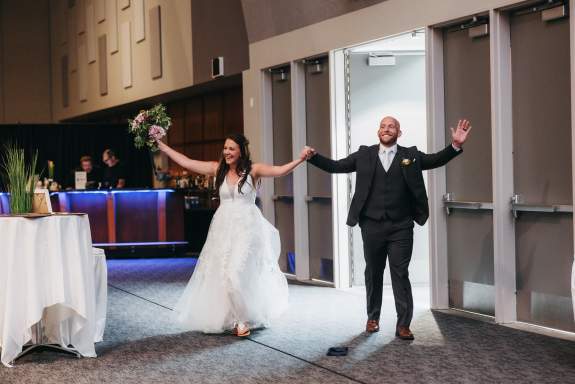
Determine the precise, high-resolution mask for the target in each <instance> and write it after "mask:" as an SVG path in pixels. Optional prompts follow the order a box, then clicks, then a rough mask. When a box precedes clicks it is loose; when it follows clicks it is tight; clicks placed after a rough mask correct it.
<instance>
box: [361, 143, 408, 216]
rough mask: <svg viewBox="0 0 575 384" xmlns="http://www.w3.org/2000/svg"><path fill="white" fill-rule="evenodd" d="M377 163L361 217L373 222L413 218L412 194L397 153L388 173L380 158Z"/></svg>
mask: <svg viewBox="0 0 575 384" xmlns="http://www.w3.org/2000/svg"><path fill="white" fill-rule="evenodd" d="M376 163H377V164H376V166H375V172H374V175H373V181H372V183H371V189H370V193H369V196H368V197H367V200H366V202H365V205H364V206H363V210H362V212H361V215H362V216H366V217H369V218H370V219H373V220H382V219H386V220H393V221H400V220H405V219H407V218H412V217H413V213H412V206H411V198H410V197H411V195H410V194H411V192H410V191H409V187H408V185H407V183H406V182H405V178H404V177H403V173H402V171H401V168H400V164H399V155H398V154H397V152H396V153H395V157H394V158H393V162H392V163H391V166H390V167H389V170H388V171H387V172H385V169H384V168H383V165H382V164H381V161H380V159H379V158H378V159H377V160H376ZM361 215H360V216H361Z"/></svg>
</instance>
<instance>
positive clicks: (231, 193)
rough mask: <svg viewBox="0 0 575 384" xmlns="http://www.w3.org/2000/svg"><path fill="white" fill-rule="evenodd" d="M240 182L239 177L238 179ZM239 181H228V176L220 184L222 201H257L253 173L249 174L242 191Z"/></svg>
mask: <svg viewBox="0 0 575 384" xmlns="http://www.w3.org/2000/svg"><path fill="white" fill-rule="evenodd" d="M238 182H239V179H238ZM238 182H236V183H234V184H230V183H228V178H227V176H226V178H225V179H224V182H223V183H222V185H221V186H220V203H231V202H248V203H255V201H256V188H255V187H254V180H253V179H252V176H251V175H248V177H247V178H246V182H245V183H244V185H243V186H242V193H240V192H239V191H238Z"/></svg>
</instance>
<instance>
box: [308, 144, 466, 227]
mask: <svg viewBox="0 0 575 384" xmlns="http://www.w3.org/2000/svg"><path fill="white" fill-rule="evenodd" d="M378 152H379V144H376V145H372V146H369V147H368V146H361V147H359V150H358V151H357V152H354V153H352V154H351V155H349V156H348V157H346V158H344V159H341V160H331V159H328V158H326V157H324V156H322V155H320V154H316V155H314V156H313V157H312V158H311V159H309V162H310V163H311V164H313V165H315V166H316V167H318V168H320V169H322V170H324V171H326V172H329V173H349V172H357V177H356V180H355V194H354V195H353V199H352V201H351V205H350V207H349V214H348V216H347V225H349V226H352V227H353V226H354V225H356V224H357V222H358V221H359V216H360V214H361V212H362V210H363V208H364V206H365V202H366V201H367V199H368V197H369V194H370V191H371V187H372V183H373V177H374V174H375V170H376V165H377V162H378V161H379V156H378ZM461 152H462V151H461V150H460V151H456V150H455V149H454V148H453V146H452V145H449V146H447V147H446V148H445V149H443V150H441V151H439V152H437V153H432V154H426V153H423V152H420V151H418V150H417V147H409V148H406V147H402V146H399V145H398V146H397V152H396V154H395V157H396V158H397V157H399V159H398V160H399V162H400V163H399V164H400V167H401V173H402V175H403V177H404V180H405V182H406V184H407V186H408V189H409V191H410V192H411V195H410V197H409V198H410V200H411V208H412V209H411V219H413V220H414V221H415V222H416V223H417V224H419V225H423V224H425V222H426V221H427V218H428V217H429V206H428V203H427V192H426V190H425V184H424V182H423V174H422V171H425V170H427V169H432V168H437V167H441V166H443V165H445V164H447V162H449V160H451V159H453V158H454V157H455V156H457V155H459V154H460V153H461ZM394 161H395V159H394Z"/></svg>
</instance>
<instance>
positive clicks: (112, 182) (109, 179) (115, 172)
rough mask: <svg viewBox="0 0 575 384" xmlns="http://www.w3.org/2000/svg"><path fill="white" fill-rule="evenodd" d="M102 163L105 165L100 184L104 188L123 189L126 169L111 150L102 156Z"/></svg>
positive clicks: (107, 150)
mask: <svg viewBox="0 0 575 384" xmlns="http://www.w3.org/2000/svg"><path fill="white" fill-rule="evenodd" d="M102 161H103V162H104V164H106V168H104V175H103V177H102V184H103V186H104V187H105V188H124V187H125V186H126V169H125V167H124V165H123V164H122V163H121V162H120V159H118V157H116V154H115V153H114V151H113V150H111V149H106V150H105V151H104V153H103V154H102Z"/></svg>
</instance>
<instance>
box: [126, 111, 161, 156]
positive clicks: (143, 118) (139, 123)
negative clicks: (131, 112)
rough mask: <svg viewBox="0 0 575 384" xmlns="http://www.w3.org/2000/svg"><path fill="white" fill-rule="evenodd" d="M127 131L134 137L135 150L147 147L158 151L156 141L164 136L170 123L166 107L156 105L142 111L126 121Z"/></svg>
mask: <svg viewBox="0 0 575 384" xmlns="http://www.w3.org/2000/svg"><path fill="white" fill-rule="evenodd" d="M128 123H129V124H130V126H129V128H128V130H129V131H130V133H131V134H133V135H134V145H135V147H136V148H144V147H146V146H147V147H149V148H150V149H151V150H152V151H157V150H158V145H157V141H158V140H160V139H161V138H162V137H164V136H166V133H167V131H168V129H169V128H170V125H171V124H172V121H171V119H170V117H169V116H168V114H167V113H166V107H165V106H164V105H162V104H157V105H155V106H154V107H153V108H150V109H148V110H142V111H140V113H138V115H137V116H136V117H135V118H134V119H128Z"/></svg>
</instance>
